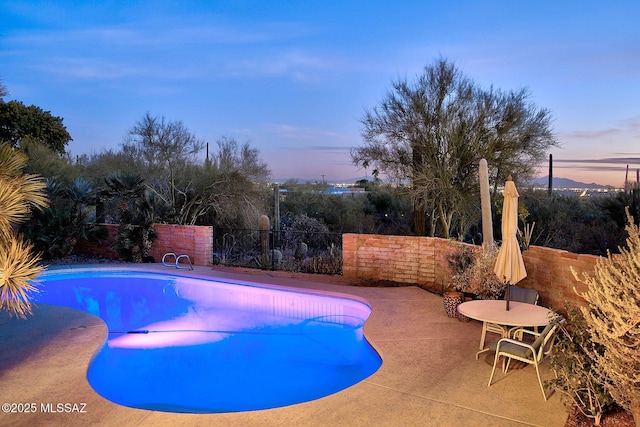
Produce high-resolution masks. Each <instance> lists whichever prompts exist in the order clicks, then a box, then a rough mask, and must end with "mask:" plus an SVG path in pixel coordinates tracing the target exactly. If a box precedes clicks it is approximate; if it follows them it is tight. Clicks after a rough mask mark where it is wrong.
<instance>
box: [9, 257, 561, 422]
mask: <svg viewBox="0 0 640 427" xmlns="http://www.w3.org/2000/svg"><path fill="white" fill-rule="evenodd" d="M77 267H80V266H77ZM84 267H86V266H84ZM100 267H104V265H100ZM116 267H118V266H116ZM120 267H122V266H120ZM127 267H129V265H127ZM141 268H145V269H153V270H158V271H164V272H171V273H178V274H186V275H193V276H199V277H216V278H228V279H235V280H243V281H250V282H260V283H268V284H277V285H280V286H293V287H300V288H306V289H317V290H323V291H331V292H340V293H344V294H350V295H355V296H358V297H360V298H364V299H365V300H367V301H368V302H369V303H370V304H371V306H372V309H373V310H372V313H371V317H370V318H369V320H368V321H367V323H366V324H365V336H366V337H367V339H368V340H369V342H370V343H371V344H372V345H373V346H374V347H375V348H376V350H377V351H378V352H379V354H380V355H381V356H382V359H383V364H382V366H381V368H380V369H379V370H378V371H377V372H376V373H375V374H373V375H372V376H370V377H369V378H367V379H365V380H364V381H362V382H360V383H358V384H356V385H354V386H352V387H350V388H348V389H346V390H343V391H340V392H338V393H335V394H332V395H330V396H327V397H324V398H321V399H318V400H314V401H311V402H306V403H300V404H296V405H292V406H287V407H282V408H276V409H268V410H260V411H251V412H240V413H224V414H175V413H166V412H157V411H148V410H140V409H132V408H128V407H124V406H120V405H117V404H114V403H112V402H110V401H108V400H106V399H104V398H102V397H101V396H99V395H98V394H97V393H96V392H95V391H93V389H92V388H91V386H90V385H89V383H88V382H87V380H86V369H87V365H88V362H89V360H90V359H91V357H92V355H93V354H94V353H95V352H96V350H97V349H98V348H99V347H100V346H101V345H102V343H103V341H104V339H105V336H106V326H105V324H104V323H103V322H102V320H100V319H98V318H96V317H94V316H91V315H89V314H86V313H83V312H79V311H77V310H72V309H68V308H63V307H56V306H50V305H41V306H38V307H36V308H35V309H34V315H33V316H31V317H29V318H28V319H27V320H21V319H12V318H9V317H8V315H7V314H6V313H4V312H3V313H0V403H3V404H4V403H23V404H24V403H36V405H37V407H38V408H40V404H41V403H45V404H46V403H53V404H54V405H55V404H56V403H71V404H73V403H78V404H81V403H83V404H86V406H85V407H84V411H85V412H84V413H41V412H40V411H39V410H38V411H36V412H35V413H22V414H17V413H0V426H21V425H24V426H36V425H37V426H49V425H51V426H57V425H66V426H90V425H96V426H102V425H104V426H111V425H113V426H161V425H167V426H204V425H206V426H218V425H219V426H257V425H260V426H317V425H322V426H545V427H553V426H558V427H562V426H564V424H565V421H566V419H567V408H565V406H564V405H563V404H562V403H561V401H560V396H559V395H558V394H552V395H551V396H550V398H549V400H548V401H547V402H545V401H544V400H543V398H542V393H541V391H540V388H539V386H538V381H537V379H536V374H535V369H534V368H533V367H531V366H528V367H525V368H524V369H518V370H513V371H510V372H509V373H508V374H507V375H506V376H505V375H503V374H502V372H501V371H498V372H497V373H496V376H497V378H495V379H494V384H493V385H492V386H491V387H487V382H488V380H489V375H490V373H491V365H489V364H488V363H487V361H486V360H484V358H483V357H481V358H480V360H476V359H475V353H476V351H477V347H478V343H479V338H480V332H481V324H480V323H478V322H475V321H471V322H466V323H465V322H460V321H458V320H457V319H451V318H448V317H447V316H446V314H445V312H444V309H443V304H442V298H441V297H440V296H438V295H434V294H432V293H429V292H427V291H425V290H422V289H420V288H418V287H413V286H407V287H397V288H393V287H376V288H374V287H357V286H345V285H340V284H333V283H326V282H327V281H329V282H330V281H331V280H330V279H327V278H318V277H316V276H308V277H307V278H305V279H304V280H302V279H300V278H299V277H297V276H294V275H290V276H289V277H287V275H286V274H279V275H274V274H271V273H270V272H252V273H247V272H237V271H229V270H224V271H222V270H220V269H215V267H214V268H210V267H196V268H195V270H194V271H193V272H192V271H187V270H175V269H171V270H167V269H166V267H163V266H162V265H161V264H153V265H150V264H146V265H143V266H141ZM336 282H340V280H336ZM342 282H343V283H344V282H345V281H344V280H342ZM489 339H491V337H488V340H489ZM541 375H542V377H543V380H544V379H550V378H551V377H552V376H553V374H552V373H551V371H550V370H549V362H548V361H545V362H544V363H543V365H542V368H541ZM548 393H550V392H549V391H548Z"/></svg>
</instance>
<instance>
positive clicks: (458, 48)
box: [0, 0, 640, 186]
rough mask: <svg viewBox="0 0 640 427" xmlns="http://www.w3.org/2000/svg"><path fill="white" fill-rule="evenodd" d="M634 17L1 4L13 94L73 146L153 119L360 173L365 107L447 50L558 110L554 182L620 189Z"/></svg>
mask: <svg viewBox="0 0 640 427" xmlns="http://www.w3.org/2000/svg"><path fill="white" fill-rule="evenodd" d="M639 17H640V2H638V1H637V0H619V1H613V2H607V1H602V0H598V1H592V0H581V1H558V0H553V1H545V0H542V1H518V0H515V1H514V0H505V1H460V0H452V1H446V2H445V1H428V0H415V1H393V2H392V1H388V0H387V1H378V0H376V1H349V0H344V1H332V0H323V1H312V0H301V1H267V0H256V1H242V0H229V1H215V0H208V1H156V2H153V1H101V2H95V1H87V2H82V1H78V0H74V1H70V0H68V1H20V0H13V1H7V0H0V77H1V78H2V80H3V83H4V85H5V86H6V87H7V89H8V91H9V96H8V97H5V98H4V99H5V101H9V100H18V101H21V102H23V103H24V104H26V105H32V104H33V105H37V106H39V107H41V108H42V109H44V110H46V111H50V112H51V113H52V114H53V115H55V116H60V117H62V118H63V119H64V124H65V125H66V127H67V130H68V131H69V133H70V134H71V136H72V138H73V141H72V142H71V143H70V144H69V145H68V147H67V148H68V150H69V151H70V152H71V154H73V155H77V154H83V153H86V154H90V153H97V152H100V151H102V150H104V149H109V148H110V149H116V150H117V149H118V148H119V146H120V144H121V143H122V140H123V137H124V136H125V134H126V132H127V130H128V129H129V128H130V127H131V126H133V125H134V124H135V123H136V122H137V121H139V120H140V119H141V118H142V116H143V115H144V114H145V113H147V112H149V113H150V114H151V115H152V116H156V115H157V116H164V117H165V118H166V119H167V120H180V121H182V122H183V124H184V125H185V126H186V127H187V128H188V129H189V130H190V131H191V132H192V133H194V134H195V135H196V136H197V137H198V138H200V139H202V140H204V141H207V142H209V144H210V146H211V147H213V148H215V147H216V144H215V143H216V141H217V140H218V139H220V138H221V137H228V138H235V139H236V140H237V141H238V142H240V143H244V142H245V141H248V142H249V143H250V145H251V146H252V147H255V148H257V149H258V150H260V153H261V158H262V159H263V160H264V161H265V162H266V163H267V164H268V165H269V167H270V169H271V172H272V178H273V179H274V180H284V179H287V178H301V179H305V180H310V181H321V180H322V179H323V177H324V179H326V180H327V181H335V180H351V179H353V180H355V179H359V178H361V177H363V176H365V171H364V170H362V169H358V168H356V167H355V166H354V165H353V164H352V162H351V157H350V154H349V151H350V148H351V147H356V146H360V145H362V139H361V137H360V131H361V124H360V122H359V120H360V119H361V118H362V116H363V113H364V111H365V109H367V108H373V107H375V106H376V105H378V104H379V102H380V101H381V100H382V98H383V97H384V95H385V94H386V93H387V92H388V91H389V90H390V88H391V83H392V82H393V81H395V80H398V79H404V78H407V79H409V80H413V79H414V78H415V76H416V75H418V74H419V73H421V72H422V69H423V68H424V66H425V65H430V64H432V63H433V62H434V61H435V60H437V59H438V58H440V57H443V58H446V59H448V60H450V61H452V62H454V63H455V64H456V65H457V66H458V67H459V68H460V69H461V70H462V71H463V72H464V73H465V74H466V75H467V76H468V77H470V78H472V79H473V80H475V82H476V83H477V84H479V85H480V86H483V87H488V86H489V85H493V86H495V87H496V88H499V89H502V90H505V91H508V90H517V89H520V88H522V87H526V88H528V89H529V91H530V93H531V95H532V96H531V101H532V102H534V103H535V104H536V105H537V106H538V107H542V108H547V109H549V110H551V112H552V116H553V118H554V121H553V130H554V131H555V133H556V136H557V139H558V140H559V141H560V143H561V144H562V147H561V148H558V149H553V150H552V151H551V154H553V158H554V176H556V177H564V178H571V179H575V180H578V181H583V182H587V183H591V182H596V183H599V184H610V185H615V186H622V185H623V182H624V176H625V169H626V165H629V167H630V169H631V171H633V174H632V176H633V177H634V180H635V170H636V169H638V168H640V21H639V20H638V19H639ZM203 154H204V153H203ZM367 172H368V174H369V177H370V174H371V170H369V171H367ZM546 174H547V170H546V165H543V167H542V169H541V173H540V175H541V176H543V175H546ZM630 175H631V174H630Z"/></svg>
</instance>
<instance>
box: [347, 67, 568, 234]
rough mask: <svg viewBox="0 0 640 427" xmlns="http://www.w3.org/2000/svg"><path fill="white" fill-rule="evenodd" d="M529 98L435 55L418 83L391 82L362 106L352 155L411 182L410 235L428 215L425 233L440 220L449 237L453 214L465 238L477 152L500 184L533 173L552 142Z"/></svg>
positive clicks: (420, 230) (545, 115)
mask: <svg viewBox="0 0 640 427" xmlns="http://www.w3.org/2000/svg"><path fill="white" fill-rule="evenodd" d="M528 96H529V94H528V92H527V91H526V90H524V89H523V90H520V91H515V92H508V93H504V92H502V91H499V90H496V89H494V88H490V89H489V90H482V89H480V88H478V87H477V86H476V85H475V84H474V83H473V82H472V81H471V80H470V79H469V78H468V77H466V76H464V75H463V74H462V72H461V71H460V70H459V69H457V68H456V67H455V66H454V64H452V63H450V62H448V61H446V60H444V59H440V60H438V61H436V62H435V63H434V64H433V65H431V66H427V67H425V69H424V72H423V73H422V74H421V75H419V76H417V79H416V81H415V82H409V81H407V80H398V81H396V82H394V83H393V90H392V91H391V92H389V93H388V94H387V95H386V96H385V98H384V99H383V101H382V102H381V104H380V105H379V106H377V107H374V108H373V109H372V110H367V111H366V112H365V115H364V117H363V118H362V119H361V123H362V125H363V130H362V137H363V139H364V142H365V144H364V145H363V146H361V147H358V148H356V149H354V150H352V152H351V156H352V160H353V162H354V163H355V164H356V165H364V164H367V165H369V164H375V165H376V171H378V172H383V173H386V174H387V175H388V176H390V177H391V178H394V179H397V180H399V181H400V182H406V183H409V186H408V187H407V188H408V190H409V193H410V194H411V196H412V200H413V206H414V208H413V211H414V212H413V222H414V232H415V234H418V235H423V234H426V231H427V230H426V214H427V213H430V216H431V217H432V218H435V219H437V224H436V223H435V221H434V222H432V223H430V224H431V227H430V228H431V230H430V234H432V235H434V234H435V231H436V226H437V227H439V230H440V234H442V235H443V236H444V237H449V235H450V230H451V227H452V223H453V221H454V219H455V218H457V223H458V228H459V230H458V233H459V235H460V236H462V235H464V231H465V230H464V229H466V228H467V227H468V226H469V224H470V223H472V220H475V217H476V216H477V214H475V213H473V211H474V208H472V206H473V205H474V204H476V203H479V202H476V200H479V185H478V163H479V161H480V159H481V158H483V157H484V158H486V159H487V161H488V163H489V167H490V169H489V174H490V180H491V181H493V182H494V185H497V183H498V182H499V181H503V180H504V179H506V176H507V175H509V174H512V175H514V176H517V177H519V178H521V179H523V178H528V177H530V175H531V174H532V173H533V171H534V168H535V166H536V165H537V164H539V163H540V161H542V160H543V159H544V158H545V156H546V149H547V148H548V147H549V146H552V145H556V144H557V143H556V141H555V140H554V138H553V135H552V133H551V131H550V114H549V112H548V111H547V110H544V109H542V110H538V109H537V108H536V107H535V106H534V105H533V104H531V103H529V102H528ZM476 210H477V209H476ZM472 213H473V214H472ZM470 214H472V216H471V219H466V218H465V215H466V216H469V215H470Z"/></svg>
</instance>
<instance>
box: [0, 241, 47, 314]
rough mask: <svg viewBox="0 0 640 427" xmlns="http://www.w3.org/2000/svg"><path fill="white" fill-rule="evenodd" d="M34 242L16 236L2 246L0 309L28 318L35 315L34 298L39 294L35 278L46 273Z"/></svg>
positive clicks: (0, 258)
mask: <svg viewBox="0 0 640 427" xmlns="http://www.w3.org/2000/svg"><path fill="white" fill-rule="evenodd" d="M32 249H33V246H32V245H31V243H30V242H26V241H23V240H22V237H21V236H13V238H11V239H10V240H9V241H8V242H5V243H4V244H3V245H0V310H2V309H6V310H7V311H8V312H9V314H10V315H16V316H18V317H21V318H25V317H26V315H27V314H31V303H30V302H29V300H30V299H31V295H32V294H34V293H37V292H38V288H37V287H36V282H35V279H36V278H37V276H38V274H40V272H42V269H43V268H42V267H41V266H40V265H39V264H38V262H39V260H40V257H39V256H38V255H35V256H34V254H33V250H32Z"/></svg>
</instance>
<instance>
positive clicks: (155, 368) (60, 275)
mask: <svg viewBox="0 0 640 427" xmlns="http://www.w3.org/2000/svg"><path fill="white" fill-rule="evenodd" d="M39 280H40V281H41V286H40V289H41V292H40V294H38V296H37V301H36V302H37V303H43V304H54V305H61V306H65V307H70V308H74V309H78V310H82V311H85V312H87V313H91V314H93V315H95V316H98V317H100V318H101V319H103V320H104V321H105V323H106V324H107V328H108V331H109V333H108V337H107V340H106V342H105V344H104V346H103V347H102V348H101V349H99V350H98V352H97V353H96V355H95V356H94V358H93V360H92V361H91V363H90V365H89V367H88V370H87V378H88V381H89V383H90V384H91V386H92V387H93V388H94V390H95V391H96V392H97V393H99V394H100V395H101V396H103V397H105V398H106V399H109V400H110V401H112V402H115V403H118V404H120V405H124V406H129V407H133V408H140V409H150V410H159V411H168V412H187V413H215V412H238V411H249V410H258V409H268V408H275V407H280V406H287V405H291V404H295V403H301V402H306V401H309V400H314V399H318V398H321V397H324V396H327V395H330V394H333V393H335V392H338V391H340V390H343V389H345V388H347V387H350V386H352V385H354V384H356V383H358V382H360V381H362V380H363V379H365V378H367V377H368V376H370V375H371V374H373V373H374V372H375V371H377V370H378V368H379V367H380V366H381V364H382V360H381V358H380V356H379V355H378V354H377V352H376V351H375V350H374V349H373V348H372V347H371V345H370V344H369V343H368V342H367V340H366V338H365V337H364V334H363V326H364V323H365V321H366V320H367V318H368V317H369V314H370V313H371V307H370V306H369V305H367V304H365V303H364V302H363V301H360V300H357V299H354V298H350V297H347V296H337V295H332V294H320V293H313V292H309V291H302V290H293V289H286V288H280V287H269V286H266V285H259V284H254V283H248V282H231V281H217V280H212V279H203V278H199V277H189V276H182V275H171V274H161V273H154V272H144V271H139V270H111V269H97V270H96V269H76V270H51V271H47V272H46V273H45V274H43V275H42V276H41V277H40V279H39Z"/></svg>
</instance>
